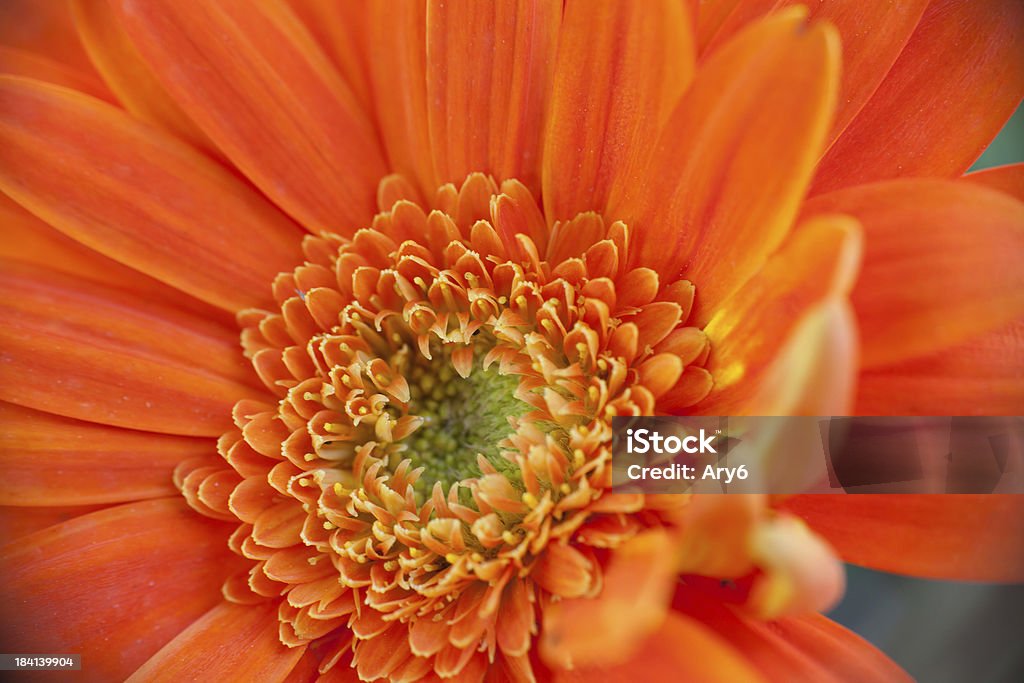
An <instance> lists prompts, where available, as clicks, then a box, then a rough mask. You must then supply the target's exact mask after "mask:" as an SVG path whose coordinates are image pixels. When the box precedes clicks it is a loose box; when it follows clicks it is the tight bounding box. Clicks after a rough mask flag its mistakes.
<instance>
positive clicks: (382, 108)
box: [340, 1, 438, 208]
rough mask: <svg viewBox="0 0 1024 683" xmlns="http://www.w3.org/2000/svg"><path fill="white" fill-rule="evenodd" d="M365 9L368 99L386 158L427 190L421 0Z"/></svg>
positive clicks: (430, 165) (432, 182) (431, 180)
mask: <svg viewBox="0 0 1024 683" xmlns="http://www.w3.org/2000/svg"><path fill="white" fill-rule="evenodd" d="M359 4H363V3H344V4H342V5H340V6H348V5H359ZM368 9H369V12H370V14H371V18H370V22H369V25H370V32H371V36H372V38H371V39H372V41H373V44H374V45H375V46H376V47H375V49H374V51H373V59H372V60H370V64H369V69H370V74H371V77H372V79H373V101H374V103H375V105H376V106H375V109H376V111H377V122H378V124H379V125H380V129H381V137H382V139H383V142H384V149H385V150H386V151H387V155H388V163H389V165H390V166H391V168H393V169H394V170H396V171H398V172H399V173H403V174H405V175H407V176H408V177H409V178H411V179H413V180H415V181H418V184H419V189H420V191H421V192H423V194H424V195H426V196H431V195H432V194H433V192H434V190H435V188H436V187H437V185H438V183H437V181H436V179H435V176H434V157H433V153H432V152H431V141H430V130H429V128H428V126H427V85H426V68H427V67H426V58H427V48H426V42H427V35H426V25H427V18H426V5H424V4H423V3H418V2H404V3H393V2H382V1H378V2H374V3H372V4H370V5H368ZM388 208H390V206H389V207H388Z"/></svg>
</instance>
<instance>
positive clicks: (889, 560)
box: [783, 494, 1024, 582]
mask: <svg viewBox="0 0 1024 683" xmlns="http://www.w3.org/2000/svg"><path fill="white" fill-rule="evenodd" d="M783 506H784V507H785V508H787V509H789V510H790V511H792V512H794V513H796V514H797V515H799V516H801V517H803V518H804V519H805V520H806V521H807V523H808V524H810V525H811V527H812V528H813V529H814V530H815V531H816V532H818V533H819V534H821V535H822V536H824V537H825V539H826V540H828V541H829V542H830V543H831V544H832V545H833V546H835V548H836V550H838V551H839V554H840V555H841V556H842V558H843V559H844V560H846V561H848V562H852V563H854V564H860V565H864V566H866V567H871V568H873V569H881V570H882V571H887V572H895V573H897V574H909V575H911V576H921V577H925V578H934V579H954V580H965V581H1012V582H1020V581H1024V547H1022V542H1021V539H1022V538H1024V495H1000V494H993V495H953V494H951V495H899V494H884V495H867V494H857V495H838V496H835V495H834V496H794V497H792V498H789V499H787V500H786V502H785V503H784V504H783Z"/></svg>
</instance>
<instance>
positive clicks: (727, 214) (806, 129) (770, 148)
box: [609, 8, 839, 322]
mask: <svg viewBox="0 0 1024 683" xmlns="http://www.w3.org/2000/svg"><path fill="white" fill-rule="evenodd" d="M803 17H804V13H803V12H802V11H801V10H799V9H796V8H794V9H791V10H787V11H785V12H780V13H778V14H777V15H774V16H773V17H772V18H769V19H767V20H765V21H762V22H758V23H757V24H755V25H754V26H753V27H752V28H751V29H749V30H747V31H744V32H742V33H741V34H739V35H738V36H736V38H735V39H733V40H732V41H731V42H730V43H729V44H728V46H726V47H723V49H722V50H720V51H719V52H718V53H717V54H716V55H715V56H714V58H712V59H710V60H708V62H707V64H706V65H705V66H704V68H702V69H701V70H700V72H699V73H698V75H697V78H696V80H695V81H694V83H693V85H692V86H691V87H690V89H689V90H688V91H687V94H686V96H685V97H684V98H683V100H682V101H681V102H680V104H679V106H678V107H677V109H676V111H675V112H674V113H673V114H672V117H671V119H670V120H669V122H668V123H667V124H666V126H665V130H664V132H663V133H662V135H661V139H660V140H659V142H658V146H657V149H656V151H655V152H654V158H653V161H652V163H651V166H650V168H649V170H648V172H647V176H646V178H645V179H644V181H643V182H641V183H637V184H635V185H633V186H631V188H630V190H629V194H628V195H627V196H626V198H625V199H623V200H620V201H617V200H616V199H615V198H613V199H612V201H611V208H610V210H609V213H610V215H612V216H613V217H615V218H623V219H625V220H627V222H628V223H629V224H630V225H631V226H632V227H633V228H634V229H635V231H636V232H635V233H634V234H635V235H636V240H635V242H636V248H635V249H631V251H630V254H631V258H632V259H633V261H634V262H635V263H638V264H643V265H645V266H648V267H653V268H655V269H656V270H658V271H659V272H661V273H663V274H667V275H668V276H669V277H668V279H669V280H672V279H675V278H676V277H678V276H680V275H683V276H685V277H686V278H687V279H689V280H691V281H693V282H694V283H696V284H697V286H698V292H699V294H698V296H697V301H696V308H695V312H696V315H697V320H698V322H702V321H706V320H707V319H708V317H709V316H710V313H711V312H712V311H713V310H714V309H715V308H716V307H717V305H718V304H719V303H720V302H721V301H722V299H724V298H725V297H726V296H727V295H728V294H730V293H731V292H733V291H735V290H736V289H737V288H738V287H739V286H740V285H742V284H743V282H745V281H746V280H747V279H749V278H750V276H751V275H753V274H754V272H756V271H757V269H759V268H760V267H761V265H762V264H763V263H764V260H765V259H766V258H767V256H768V255H769V254H770V253H772V252H773V251H774V250H775V249H776V248H777V247H778V245H779V244H780V243H781V241H782V240H783V238H784V237H785V235H786V234H787V233H788V232H789V230H790V227H791V225H792V221H793V219H794V217H795V215H796V212H797V208H798V205H799V202H800V200H801V199H802V197H803V195H804V192H805V190H806V187H807V183H808V182H809V180H810V176H811V172H812V170H813V166H814V163H815V161H816V160H817V158H818V156H819V155H820V153H821V146H822V144H823V143H824V139H825V134H826V133H827V131H828V129H829V126H830V125H831V117H832V110H833V107H834V102H835V95H836V88H837V86H838V69H839V43H838V37H837V35H836V33H835V31H834V29H832V28H831V27H829V26H827V25H822V24H818V25H814V26H811V27H809V28H806V27H804V26H803ZM723 83H728V84H729V85H728V87H723V85H722V84H723Z"/></svg>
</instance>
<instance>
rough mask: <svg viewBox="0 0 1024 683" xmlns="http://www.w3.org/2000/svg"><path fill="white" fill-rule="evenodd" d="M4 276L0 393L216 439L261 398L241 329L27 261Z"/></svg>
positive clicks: (62, 410) (112, 421)
mask: <svg viewBox="0 0 1024 683" xmlns="http://www.w3.org/2000/svg"><path fill="white" fill-rule="evenodd" d="M0 272H2V275H0V291H3V294H4V296H3V297H2V299H0V316H2V317H3V319H4V322H5V324H4V326H3V327H2V328H0V340H2V341H0V349H2V351H0V399H2V400H5V401H10V402H12V403H17V404H18V405H22V406H25V407H29V408H36V409H39V410H45V411H47V412H52V413H56V414H59V415H64V416H66V417H73V418H77V419H82V420H88V421H90V422H99V423H101V424H108V425H115V426H119V427H130V428H133V429H143V430H146V431H155V432H162V433H170V434H185V435H201V436H217V435H219V434H220V433H221V432H223V431H224V430H225V429H226V428H227V427H229V426H230V424H231V418H230V415H231V408H232V406H233V405H234V403H235V401H237V400H240V399H242V398H246V397H254V398H255V397H257V396H261V395H262V393H261V392H258V391H257V390H255V389H253V388H251V387H250V385H249V384H248V383H249V382H252V379H251V373H250V372H249V371H248V370H247V369H246V368H245V363H244V360H243V359H242V358H241V355H240V354H239V353H238V351H237V349H236V348H235V344H236V343H235V342H233V341H232V335H230V334H229V333H226V332H224V331H223V330H222V329H221V328H219V327H217V326H215V325H212V324H210V323H207V322H205V321H203V320H201V319H197V318H195V317H194V316H192V315H190V314H187V313H184V312H178V311H175V310H173V309H169V308H167V307H164V306H160V305H158V304H153V303H147V302H146V301H144V300H142V299H140V298H138V297H136V296H133V295H130V294H125V293H123V292H118V291H115V290H112V289H108V288H106V287H102V286H100V285H93V284H90V283H87V282H85V281H80V280H76V279H74V278H68V277H64V276H60V275H59V274H57V273H47V272H46V271H35V272H33V271H31V270H29V269H28V267H26V266H21V267H16V266H14V265H13V264H4V265H3V268H2V271H0Z"/></svg>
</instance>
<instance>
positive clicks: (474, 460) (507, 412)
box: [401, 349, 530, 495]
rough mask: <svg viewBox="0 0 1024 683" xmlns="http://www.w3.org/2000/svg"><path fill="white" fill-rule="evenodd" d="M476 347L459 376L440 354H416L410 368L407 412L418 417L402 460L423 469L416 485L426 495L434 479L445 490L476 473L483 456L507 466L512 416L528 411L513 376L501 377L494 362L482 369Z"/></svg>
mask: <svg viewBox="0 0 1024 683" xmlns="http://www.w3.org/2000/svg"><path fill="white" fill-rule="evenodd" d="M482 355H483V354H482V353H481V352H480V350H479V349H477V352H476V354H475V357H474V359H473V367H472V372H471V373H470V374H469V376H468V377H465V378H463V377H461V376H460V375H459V374H458V373H457V372H456V371H455V369H454V368H453V367H452V364H451V360H450V359H449V357H448V356H447V354H445V353H443V352H442V353H440V354H434V356H435V357H434V359H433V360H428V359H426V358H423V357H420V358H419V360H418V361H417V362H416V363H415V364H414V365H413V367H412V369H411V370H410V372H409V374H408V376H407V380H408V382H409V395H410V399H409V414H411V415H415V416H417V417H419V418H422V419H423V423H422V425H421V426H420V427H419V428H418V429H416V431H415V432H413V433H412V434H411V435H409V437H408V438H406V439H405V441H404V442H403V445H405V446H406V448H407V450H404V451H402V453H401V455H402V458H408V459H409V460H410V461H411V465H412V466H413V467H423V468H424V471H423V474H422V475H420V478H419V479H418V480H417V481H416V485H415V488H416V490H417V492H418V493H420V494H421V495H429V494H430V491H431V490H432V489H433V487H434V483H435V482H441V486H442V487H443V488H444V490H445V491H447V490H448V489H449V488H450V487H451V485H452V484H454V483H457V482H460V481H463V480H466V479H472V478H476V477H479V476H480V474H481V472H480V467H479V465H478V458H479V457H480V456H483V457H484V458H485V459H486V460H487V461H488V462H490V463H491V464H492V465H494V466H495V467H496V468H497V469H499V470H504V469H506V468H510V467H511V463H510V462H509V460H508V459H507V458H505V457H503V456H502V455H501V452H502V450H503V448H502V443H503V442H504V441H505V440H506V439H507V438H508V437H509V436H511V435H512V434H513V433H514V432H515V427H514V426H513V423H512V422H510V419H511V420H516V419H518V418H520V417H521V416H523V415H524V414H526V412H527V411H528V410H529V409H530V406H529V405H528V404H527V403H524V402H523V401H521V400H519V399H518V398H516V397H515V391H516V388H517V387H518V384H519V383H518V378H517V377H516V376H515V375H502V374H501V373H500V372H499V371H498V367H497V364H494V365H492V366H490V367H489V368H488V369H486V370H485V369H484V368H483V362H482Z"/></svg>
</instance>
